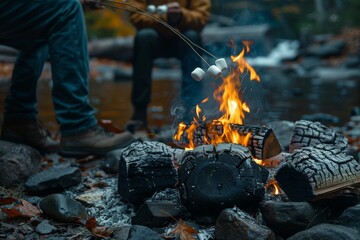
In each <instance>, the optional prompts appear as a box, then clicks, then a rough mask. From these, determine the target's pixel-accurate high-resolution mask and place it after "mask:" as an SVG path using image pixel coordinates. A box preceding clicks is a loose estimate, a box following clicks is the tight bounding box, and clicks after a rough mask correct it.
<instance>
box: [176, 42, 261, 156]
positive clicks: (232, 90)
mask: <svg viewBox="0 0 360 240" xmlns="http://www.w3.org/2000/svg"><path fill="white" fill-rule="evenodd" d="M243 45H244V48H243V49H242V51H241V52H240V53H239V54H238V55H237V56H231V57H230V58H231V60H232V61H233V62H234V63H235V64H234V65H236V68H232V69H231V71H230V73H229V75H227V76H226V77H223V78H222V81H223V82H222V84H221V85H220V86H219V87H218V88H217V89H216V90H215V91H214V93H213V97H214V99H215V100H217V101H218V102H219V103H220V107H219V111H220V112H221V113H222V114H223V115H222V116H221V117H220V118H219V119H216V120H213V121H211V122H210V123H209V126H208V127H207V129H206V130H207V132H208V133H210V134H209V135H210V136H211V137H206V136H203V137H204V142H205V144H214V145H217V144H218V143H222V142H228V143H237V144H241V145H243V146H247V144H248V141H249V139H250V136H251V134H250V133H248V134H247V135H245V136H244V135H241V134H239V133H238V132H237V131H236V130H233V129H232V127H231V125H232V124H240V125H241V124H243V120H244V118H245V112H247V113H249V112H250V108H249V106H248V105H247V104H246V103H245V102H243V101H242V100H241V98H240V96H239V91H240V87H241V81H240V80H241V76H242V74H243V73H244V72H245V71H247V72H249V73H250V80H256V81H260V77H259V76H258V75H257V73H256V71H255V70H254V69H253V68H252V67H251V66H250V65H249V64H248V63H247V61H246V60H245V58H244V56H245V53H248V52H249V51H250V42H248V41H244V42H243ZM207 101H208V99H204V100H203V101H202V102H201V103H205V102H207ZM195 110H196V117H194V119H193V122H192V123H191V125H190V127H188V128H187V129H186V124H184V123H180V124H179V125H178V130H177V132H176V133H175V135H174V139H175V140H177V141H180V139H181V137H182V135H183V134H184V135H185V136H186V138H187V139H188V142H189V144H188V146H186V148H185V149H193V148H195V147H196V145H195V144H194V139H193V137H194V131H195V129H196V128H197V126H198V124H199V121H205V120H206V116H205V115H202V109H201V107H200V106H199V105H197V106H196V109H195ZM219 125H221V126H222V130H223V131H222V133H221V134H219V133H218V132H215V131H213V129H218V128H217V126H219Z"/></svg>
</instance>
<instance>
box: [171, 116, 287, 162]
mask: <svg viewBox="0 0 360 240" xmlns="http://www.w3.org/2000/svg"><path fill="white" fill-rule="evenodd" d="M189 127H190V124H188V125H187V126H186V128H185V130H184V134H182V135H181V137H180V138H179V140H174V142H175V144H177V145H178V146H181V147H187V146H188V145H189V140H188V134H187V132H186V130H187V129H188V128H189ZM230 127H231V129H233V130H234V131H236V132H237V133H238V134H239V135H240V136H243V137H245V136H246V135H247V134H250V139H249V141H248V144H247V146H246V147H248V148H249V150H250V152H251V155H252V156H253V157H254V158H257V159H267V158H271V157H274V156H276V155H278V154H280V153H281V152H282V148H281V145H280V143H279V141H278V139H277V138H276V136H275V134H274V132H273V131H272V130H271V129H269V128H266V127H260V126H245V125H239V124H231V125H230ZM223 132H224V129H223V125H222V124H221V123H220V122H219V124H210V123H198V125H197V126H196V129H195V130H194V134H193V141H194V145H195V146H201V145H204V144H207V140H208V139H210V140H213V139H214V137H215V136H221V135H222V134H223Z"/></svg>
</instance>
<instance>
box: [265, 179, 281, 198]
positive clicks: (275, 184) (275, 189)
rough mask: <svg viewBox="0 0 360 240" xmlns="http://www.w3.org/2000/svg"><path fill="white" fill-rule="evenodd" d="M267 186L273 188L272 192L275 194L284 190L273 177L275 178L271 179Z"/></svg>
mask: <svg viewBox="0 0 360 240" xmlns="http://www.w3.org/2000/svg"><path fill="white" fill-rule="evenodd" d="M265 188H266V189H270V188H272V192H271V193H272V194H273V195H279V194H281V193H282V190H281V188H280V186H279V184H278V182H277V181H276V180H275V179H273V178H272V179H270V180H269V181H268V182H267V184H266V186H265Z"/></svg>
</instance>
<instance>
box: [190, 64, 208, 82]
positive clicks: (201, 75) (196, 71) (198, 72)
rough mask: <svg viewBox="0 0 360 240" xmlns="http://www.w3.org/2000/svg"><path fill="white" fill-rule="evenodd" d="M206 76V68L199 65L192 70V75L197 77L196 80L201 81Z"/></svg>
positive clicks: (194, 77)
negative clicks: (203, 68)
mask: <svg viewBox="0 0 360 240" xmlns="http://www.w3.org/2000/svg"><path fill="white" fill-rule="evenodd" d="M204 76H205V72H204V70H202V69H201V68H199V67H197V68H195V69H194V71H192V72H191V77H192V78H193V79H195V80H196V81H201V80H202V79H203V78H204Z"/></svg>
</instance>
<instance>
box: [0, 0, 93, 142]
mask: <svg viewBox="0 0 360 240" xmlns="http://www.w3.org/2000/svg"><path fill="white" fill-rule="evenodd" d="M0 44H3V45H8V46H10V47H13V48H16V49H18V50H19V54H18V57H17V60H16V63H15V66H14V72H13V76H12V82H11V87H10V92H9V95H8V96H7V98H6V100H5V112H4V119H6V118H20V119H21V118H25V119H35V118H36V117H37V114H38V110H37V106H38V104H37V97H36V86H37V81H38V79H39V77H40V74H41V71H42V68H43V65H44V63H45V61H46V59H47V58H48V56H50V61H51V69H52V78H53V88H52V101H53V104H54V108H55V114H56V120H57V122H58V123H59V125H60V131H61V134H62V135H63V136H69V135H76V134H78V133H80V132H83V131H85V130H87V129H88V128H91V127H92V126H94V125H96V118H95V116H94V110H93V108H92V106H91V105H90V103H89V99H88V94H89V58H88V50H87V36H86V28H85V22H84V16H83V11H82V6H81V4H80V2H79V1H78V0H31V1H29V0H16V1H14V0H1V1H0Z"/></svg>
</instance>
